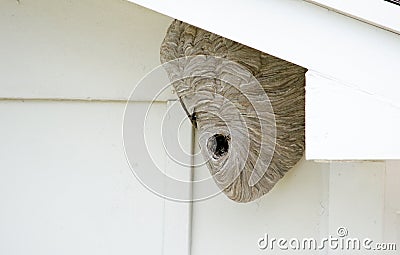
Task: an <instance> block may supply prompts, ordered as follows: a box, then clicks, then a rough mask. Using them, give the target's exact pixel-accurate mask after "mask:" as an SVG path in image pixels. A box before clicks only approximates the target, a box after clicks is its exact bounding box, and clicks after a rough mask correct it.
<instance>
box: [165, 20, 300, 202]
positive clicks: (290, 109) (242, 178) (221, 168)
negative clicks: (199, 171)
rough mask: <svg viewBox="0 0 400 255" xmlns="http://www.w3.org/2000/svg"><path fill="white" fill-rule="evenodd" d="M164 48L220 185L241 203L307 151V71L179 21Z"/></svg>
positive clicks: (268, 185) (262, 190) (168, 68)
mask: <svg viewBox="0 0 400 255" xmlns="http://www.w3.org/2000/svg"><path fill="white" fill-rule="evenodd" d="M160 54H161V62H162V63H163V64H164V68H165V70H166V71H167V73H168V76H169V78H170V80H171V82H172V85H173V86H174V89H175V91H176V93H177V95H178V97H179V99H180V101H181V104H182V107H183V108H184V109H185V111H186V113H187V114H188V116H189V118H190V119H191V121H192V123H193V124H194V126H195V127H196V128H197V129H198V134H199V146H200V148H201V152H202V155H203V157H204V159H205V162H206V165H207V167H208V169H209V170H210V173H211V175H212V176H213V178H214V181H215V182H216V184H217V185H218V186H219V187H220V188H221V190H222V191H223V192H224V193H225V194H226V195H227V196H228V197H229V198H230V199H232V200H234V201H237V202H249V201H252V200H254V199H257V198H259V197H261V196H262V195H264V194H266V193H267V192H269V191H270V190H271V189H272V187H273V186H274V185H275V184H276V183H277V182H278V181H279V180H280V179H281V178H282V177H283V176H284V175H285V173H286V172H287V171H289V170H290V169H291V168H292V167H293V166H294V165H295V164H296V163H297V162H298V161H299V160H300V158H301V157H302V155H303V152H304V94H305V90H304V84H305V76H304V75H305V72H306V71H307V70H306V69H305V68H303V67H301V66H297V65H295V64H292V63H290V62H287V61H284V60H282V59H279V58H276V57H273V56H271V55H268V54H266V53H264V52H261V51H258V50H255V49H253V48H250V47H247V46H245V45H242V44H240V43H237V42H234V41H232V40H229V39H226V38H224V37H221V36H218V35H216V34H213V33H210V32H208V31H205V30H203V29H200V28H197V27H194V26H192V25H189V24H186V23H184V22H181V21H178V20H175V21H174V22H173V23H172V24H171V26H170V27H169V29H168V31H167V34H166V36H165V39H164V41H163V43H162V45H161V50H160Z"/></svg>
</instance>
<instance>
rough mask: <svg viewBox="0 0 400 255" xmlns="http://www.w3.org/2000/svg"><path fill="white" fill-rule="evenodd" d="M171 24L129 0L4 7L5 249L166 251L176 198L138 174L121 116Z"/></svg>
mask: <svg viewBox="0 0 400 255" xmlns="http://www.w3.org/2000/svg"><path fill="white" fill-rule="evenodd" d="M170 20H171V19H170V18H167V17H165V16H161V15H157V14H155V13H153V12H151V11H148V10H146V9H144V8H142V7H139V6H136V5H133V4H130V3H128V2H125V1H114V0H107V1H96V0H84V1H67V0H65V1H64V0H61V1H52V0H34V1H33V0H23V1H19V3H18V2H17V1H1V2H0V31H1V40H0V70H1V75H0V98H1V99H0V120H1V124H0V137H1V143H0V254H4V255H5V254H7V255H17V254H20V255H22V254H32V255H33V254H41V255H45V254H49V255H50V254H137V253H145V251H149V254H162V250H163V245H164V244H163V240H164V238H163V235H164V212H165V209H164V208H165V201H164V200H163V199H161V198H160V197H158V196H155V195H154V194H153V193H152V192H150V191H148V190H147V189H146V188H145V187H143V186H142V185H141V184H140V183H139V182H138V181H137V180H136V178H135V177H134V176H133V174H132V173H131V170H130V168H129V166H128V163H127V161H126V158H125V155H124V150H123V141H122V121H123V113H124V108H125V102H124V99H127V98H128V97H129V95H130V93H131V90H132V89H133V88H134V86H135V84H136V83H137V82H138V81H139V79H141V78H142V77H143V75H145V74H146V73H147V72H148V71H150V70H151V69H152V68H154V67H155V66H157V65H158V64H159V54H158V49H159V45H160V43H161V40H162V38H163V34H164V32H165V30H166V28H167V26H168V25H169V22H170ZM91 100H92V101H91ZM136 100H146V98H139V99H136ZM131 107H132V108H135V110H136V111H137V112H140V113H141V112H144V111H145V110H146V107H147V105H146V104H145V103H139V102H133V103H132V104H131ZM154 107H155V108H154V113H153V116H154V118H151V120H152V123H150V124H151V125H154V127H159V126H160V123H161V121H162V116H163V115H164V114H165V112H166V109H167V104H166V102H164V103H158V104H156V105H155V106H154ZM151 132H152V133H151V134H150V135H153V136H154V137H158V134H159V132H158V130H154V131H151ZM132 133H133V134H134V137H135V135H136V137H137V138H138V140H139V138H140V136H142V134H143V125H142V123H138V125H137V127H134V129H133V130H132ZM187 140H188V141H190V137H187ZM156 141H159V139H158V140H157V139H156ZM156 146H157V145H156ZM158 146H159V147H161V143H159V145H158ZM135 156H136V158H137V160H138V161H140V162H139V163H140V164H139V167H141V168H145V169H148V168H150V167H154V165H153V164H152V162H151V160H150V159H149V157H148V156H147V153H146V150H145V148H142V147H139V146H138V147H137V149H136V150H135ZM159 157H165V155H162V154H160V155H159ZM139 159H140V160H139Z"/></svg>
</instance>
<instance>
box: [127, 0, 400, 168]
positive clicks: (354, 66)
mask: <svg viewBox="0 0 400 255" xmlns="http://www.w3.org/2000/svg"><path fill="white" fill-rule="evenodd" d="M130 1H131V2H135V3H137V4H139V5H142V6H144V7H147V8H150V9H153V10H155V11H157V12H160V13H162V14H165V15H168V16H170V17H173V18H176V19H179V20H182V21H185V22H188V23H190V24H193V25H195V26H198V27H201V28H203V29H206V30H209V31H211V32H213V33H216V34H219V35H222V36H224V37H227V38H230V39H232V40H235V41H238V42H240V43H243V44H246V45H248V46H251V47H254V48H256V49H258V50H261V51H264V52H267V53H269V54H272V55H275V56H277V57H280V58H283V59H285V60H288V61H291V62H293V63H296V64H298V65H301V66H304V67H306V68H308V69H309V74H310V75H308V77H307V85H306V86H307V95H306V104H307V105H306V109H307V111H306V112H307V114H306V115H307V116H306V129H307V131H306V151H307V153H306V156H307V159H322V160H323V159H331V160H341V159H387V158H393V159H394V158H397V159H399V158H400V149H399V148H396V145H399V144H400V134H399V132H397V131H396V130H400V120H399V112H400V89H399V87H400V75H399V72H397V68H398V67H399V66H400V35H398V34H396V33H393V32H391V31H388V30H385V29H382V28H378V27H376V26H373V25H371V24H368V23H365V22H362V21H359V20H357V19H354V18H351V17H348V16H345V15H343V14H339V13H337V12H334V11H332V10H329V9H327V8H323V7H321V6H318V5H315V4H312V3H309V2H305V1H296V0H265V1H258V0H247V1H237V2H234V1H228V0H219V1H211V0H203V1H192V0H190V1H188V0H186V1H179V0H169V1H155V0H130ZM396 7H397V6H395V5H393V8H396ZM310 80H311V81H312V88H311V87H310V84H309V81H310ZM332 81H334V82H333V83H332ZM332 84H333V86H337V85H340V86H341V87H340V89H338V90H334V91H335V93H334V94H332V93H333V92H332ZM311 89H312V90H313V92H310V90H311ZM357 91H358V92H359V93H357ZM314 92H315V93H314ZM317 92H318V93H317ZM331 92H332V93H331ZM365 95H370V96H369V97H368V99H366V98H365ZM333 99H334V100H333ZM372 105H373V106H374V107H373V112H372V115H371V112H368V111H370V110H371V106H372ZM355 107H356V109H355ZM389 108H390V110H388V109H389ZM354 114H357V116H356V117H355V116H354ZM327 119H329V122H326V120H327ZM343 121H345V122H343ZM376 121H379V123H377V122H376ZM327 123H329V125H328V124H327ZM371 123H373V125H371ZM344 125H345V126H346V127H347V128H342V127H343V126H344ZM338 126H340V127H341V128H338ZM323 137H329V139H322V138H323ZM354 137H358V138H357V139H356V140H354ZM351 141H353V142H351Z"/></svg>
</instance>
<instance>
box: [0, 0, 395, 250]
mask: <svg viewBox="0 0 400 255" xmlns="http://www.w3.org/2000/svg"><path fill="white" fill-rule="evenodd" d="M170 21H171V18H168V17H166V16H163V15H160V14H157V13H154V12H152V11H149V10H147V9H144V8H142V7H139V6H136V5H133V4H130V3H128V2H126V1H120V0H106V1H95V0H80V1H77V0H68V1H67V0H60V1H52V0H35V1H33V0H21V1H20V3H18V2H17V1H2V2H1V3H0V31H1V32H2V33H1V36H2V40H0V56H1V57H0V70H2V72H1V75H0V120H1V124H0V134H1V143H0V254H7V255H9V254H10V255H14V254H15V255H22V254H40V255H43V254H164V255H166V254H175V255H176V254H189V252H188V251H191V253H192V254H194V255H197V254H218V255H219V254H265V253H266V252H265V251H261V250H259V249H258V247H257V240H258V239H259V238H260V237H261V236H263V235H264V234H265V233H269V234H271V235H273V236H275V237H286V238H292V237H300V238H301V237H315V238H323V237H326V235H328V234H334V233H335V231H336V228H337V227H338V226H340V225H345V226H346V227H348V229H349V231H350V233H351V234H354V235H355V236H357V235H360V236H369V237H372V238H376V239H377V241H379V240H383V241H399V240H400V220H399V217H400V216H399V211H400V204H399V201H400V200H399V199H398V195H399V193H400V190H399V187H400V185H399V183H398V180H399V179H400V176H399V170H400V163H399V162H398V161H388V162H385V161H380V162H358V163H349V162H344V163H343V162H342V163H329V162H328V163H327V162H325V163H317V162H313V161H306V160H304V159H303V160H301V161H300V162H299V164H298V165H297V166H296V167H295V168H294V169H293V170H291V171H290V172H289V173H288V174H287V175H286V176H285V177H284V178H283V179H282V180H281V181H280V182H279V183H278V184H277V186H276V187H275V188H274V190H273V191H272V192H271V193H269V194H268V195H266V196H264V197H262V198H261V199H259V200H258V201H255V202H253V203H249V204H237V203H234V202H231V201H230V200H228V199H227V198H226V197H225V196H223V195H218V196H216V197H214V198H211V199H208V200H206V201H202V202H196V203H194V204H193V205H191V204H183V203H176V202H172V201H165V200H164V199H161V198H160V197H158V196H156V195H154V194H153V193H152V192H150V191H149V190H147V189H146V188H145V187H143V186H142V185H141V184H140V183H139V182H138V181H137V179H136V178H134V176H133V175H132V173H131V170H130V168H129V166H128V163H127V161H126V158H125V155H124V150H123V144H122V143H123V140H122V122H123V113H124V107H125V102H124V100H126V99H127V98H128V97H129V95H130V92H131V90H132V88H133V87H134V86H135V84H136V82H138V81H139V80H140V79H141V78H142V77H143V76H144V75H145V74H146V73H147V72H148V71H150V70H151V69H152V68H153V67H155V66H157V65H158V64H159V60H158V59H159V45H160V43H161V40H162V38H163V36H164V33H165V30H166V28H167V27H168V25H169V23H170ZM151 97H152V95H141V96H140V97H139V98H135V100H136V101H134V102H132V103H131V107H132V108H133V109H134V110H133V112H136V113H138V115H139V116H140V115H141V114H143V113H144V112H145V111H146V107H147V103H146V102H144V101H148V100H149V99H151ZM139 101H141V102H139ZM169 105H170V104H169V103H168V102H166V101H163V102H159V103H157V104H156V105H155V106H154V112H153V113H152V115H151V126H153V127H155V128H154V129H152V130H150V131H149V130H148V132H149V135H150V136H151V138H152V141H153V142H154V144H153V148H161V146H162V145H161V141H160V140H161V139H160V137H159V135H160V132H159V129H158V128H157V127H159V126H161V125H162V121H163V117H164V116H165V115H166V113H167V109H168V106H169ZM181 114H182V113H181ZM166 119H167V120H168V119H169V121H170V122H169V124H171V127H170V128H169V129H168V130H171V133H170V134H176V133H177V129H176V128H174V126H173V125H172V124H175V123H177V122H179V121H177V119H176V118H166ZM169 124H168V123H167V125H169ZM143 132H144V131H143V125H142V123H141V122H140V121H138V125H137V126H135V128H133V129H132V134H133V137H137V139H138V140H139V139H141V137H142V134H143ZM183 133H184V134H185V136H184V137H186V139H185V138H183V143H186V145H187V144H188V143H189V142H190V139H191V137H190V135H189V134H190V132H189V131H188V128H187V126H186V128H185V130H184V131H183ZM135 139H136V138H135ZM168 139H171V137H169V138H168ZM135 155H136V157H135V159H136V160H135V162H133V163H135V165H136V166H138V167H142V168H143V169H150V168H151V167H154V165H153V164H152V160H151V159H150V158H149V156H148V154H147V152H146V149H145V148H142V147H139V146H138V147H137V149H136V148H135ZM156 155H158V156H159V157H160V158H159V160H161V161H165V162H166V164H165V169H163V170H165V171H171V172H174V171H175V172H176V171H177V170H179V168H177V167H176V166H174V165H173V163H172V162H171V161H169V159H168V158H167V157H166V155H165V154H164V153H163V152H162V151H160V152H159V153H158V154H157V153H156ZM131 163H132V162H131ZM168 168H169V169H168ZM194 173H195V178H200V177H202V176H207V175H208V173H207V171H206V169H205V168H204V167H200V168H197V169H195V172H194ZM196 192H198V190H197V189H196V186H194V187H193V193H194V195H196ZM191 206H192V207H191ZM191 213H192V215H191ZM190 219H192V222H190ZM189 238H191V240H189ZM190 244H191V246H190ZM302 253H303V254H315V253H314V252H313V251H312V252H307V251H304V252H302ZM276 254H279V253H276ZM322 254H334V253H333V252H331V253H328V252H323V253H322ZM352 254H354V253H352Z"/></svg>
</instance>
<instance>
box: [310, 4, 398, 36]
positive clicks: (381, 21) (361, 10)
mask: <svg viewBox="0 0 400 255" xmlns="http://www.w3.org/2000/svg"><path fill="white" fill-rule="evenodd" d="M307 1H309V2H312V3H315V4H319V5H321V6H324V7H326V8H329V9H332V10H334V11H337V12H340V13H343V14H345V15H349V16H351V17H354V18H356V19H359V20H362V21H365V22H367V23H370V24H373V25H376V26H379V27H382V28H384V29H387V30H391V31H393V32H395V33H398V34H400V18H399V17H400V1H399V0H351V1H340V0H307ZM395 3H397V4H395Z"/></svg>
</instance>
